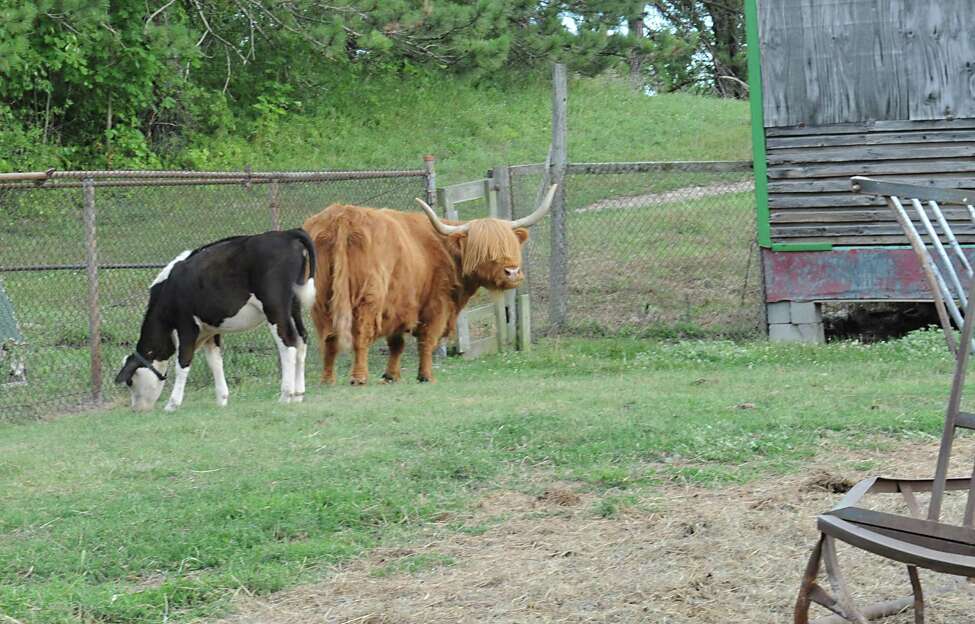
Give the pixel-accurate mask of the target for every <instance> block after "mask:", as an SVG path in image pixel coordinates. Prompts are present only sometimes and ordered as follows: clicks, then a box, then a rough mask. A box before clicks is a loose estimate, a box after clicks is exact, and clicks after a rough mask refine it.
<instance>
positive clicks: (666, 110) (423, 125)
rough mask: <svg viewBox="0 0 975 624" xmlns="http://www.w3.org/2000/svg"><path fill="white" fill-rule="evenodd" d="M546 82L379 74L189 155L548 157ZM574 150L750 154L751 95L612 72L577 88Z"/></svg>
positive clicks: (472, 171)
mask: <svg viewBox="0 0 975 624" xmlns="http://www.w3.org/2000/svg"><path fill="white" fill-rule="evenodd" d="M549 89H550V87H549V84H548V83H547V81H546V80H544V79H537V80H532V81H528V80H508V81H505V82H504V83H502V84H496V85H490V86H483V85H482V86H474V85H472V84H470V83H468V82H465V81H462V80H451V81H433V80H431V79H428V78H423V77H417V78H414V79H402V80H395V81H394V80H390V79H376V80H373V81H369V82H359V83H356V84H353V85H349V84H346V85H342V86H341V87H339V86H337V87H336V88H334V89H331V90H329V91H328V92H326V93H325V94H324V95H323V97H322V99H321V100H319V101H315V102H292V103H291V104H290V105H288V106H285V107H280V108H279V107H273V106H268V107H265V108H263V109H262V112H261V113H260V115H259V116H258V118H257V119H256V121H254V122H253V123H250V124H247V127H246V128H244V127H240V128H239V129H238V131H237V132H235V133H234V134H233V135H227V136H222V137H199V138H198V139H197V140H196V141H194V143H193V144H192V145H191V146H190V147H188V149H186V151H185V153H184V155H183V158H182V161H183V162H182V163H181V164H183V165H184V166H188V167H191V168H199V169H215V168H240V167H242V166H244V165H246V164H250V165H252V166H253V167H254V168H256V169H308V168H321V169H331V168H371V167H376V168H386V167H404V166H405V167H412V166H419V164H420V157H421V156H422V154H426V153H431V154H434V155H436V156H437V158H438V169H437V171H438V174H439V176H440V179H439V182H440V183H441V184H451V183H454V182H461V181H464V180H466V179H470V178H474V177H478V176H482V175H484V172H485V171H486V170H487V169H489V168H490V167H492V166H493V165H496V164H499V163H524V162H541V161H543V160H544V159H545V156H546V154H547V151H548V144H549V138H550V132H551V130H550V115H551V93H550V90H549ZM569 157H570V159H571V160H573V161H575V162H585V161H613V160H623V161H626V160H723V159H740V158H749V157H750V136H749V117H748V105H747V103H745V102H740V101H734V100H722V99H717V98H708V97H700V96H693V95H684V94H668V95H659V96H654V97H648V96H645V95H642V94H639V93H636V92H634V91H633V90H631V89H630V88H629V87H628V86H627V85H626V84H625V83H624V82H622V81H619V80H615V79H612V78H579V79H575V80H573V81H571V83H570V86H569Z"/></svg>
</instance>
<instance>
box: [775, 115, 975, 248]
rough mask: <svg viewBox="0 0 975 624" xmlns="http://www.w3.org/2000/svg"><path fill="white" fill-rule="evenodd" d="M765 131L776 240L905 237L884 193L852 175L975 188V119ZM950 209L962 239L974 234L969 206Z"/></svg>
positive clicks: (846, 241)
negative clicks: (856, 183)
mask: <svg viewBox="0 0 975 624" xmlns="http://www.w3.org/2000/svg"><path fill="white" fill-rule="evenodd" d="M912 128H913V129H912ZM766 134H767V137H766V141H767V145H766V150H767V155H768V156H767V159H768V189H769V194H768V202H769V215H770V223H771V234H772V241H773V242H775V243H832V244H834V245H878V244H879V245H888V244H906V243H907V239H906V238H904V236H903V234H902V233H901V229H900V227H899V226H898V225H897V222H896V221H895V220H894V219H893V217H892V215H891V214H890V212H889V210H888V209H887V207H886V204H885V203H884V201H883V199H881V198H874V197H869V196H864V195H856V194H854V193H852V191H851V190H850V176H854V175H869V176H871V177H875V178H878V179H886V180H897V181H902V182H908V183H912V184H925V185H930V186H939V187H950V188H962V189H975V120H973V119H960V120H954V121H947V120H940V121H934V120H929V121H922V122H886V123H885V122H877V123H874V124H869V125H863V124H849V125H848V126H825V127H818V128H817V127H807V128H804V129H798V128H789V129H776V128H769V129H767V132H766ZM947 216H948V217H949V220H951V221H952V224H953V228H954V229H955V232H956V234H960V236H959V238H960V239H961V240H963V241H965V242H975V226H973V225H972V223H971V221H970V220H969V219H968V215H967V214H965V213H964V212H963V211H962V210H958V209H954V208H951V209H949V210H948V214H947Z"/></svg>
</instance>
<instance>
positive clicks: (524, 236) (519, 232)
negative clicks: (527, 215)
mask: <svg viewBox="0 0 975 624" xmlns="http://www.w3.org/2000/svg"><path fill="white" fill-rule="evenodd" d="M515 236H517V237H518V242H519V243H524V242H525V241H526V240H528V230H526V229H525V228H517V229H516V230H515Z"/></svg>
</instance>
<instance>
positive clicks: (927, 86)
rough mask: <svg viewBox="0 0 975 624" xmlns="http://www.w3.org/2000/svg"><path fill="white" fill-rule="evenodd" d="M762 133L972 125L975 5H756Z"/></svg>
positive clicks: (764, 0) (869, 0)
mask: <svg viewBox="0 0 975 624" xmlns="http://www.w3.org/2000/svg"><path fill="white" fill-rule="evenodd" d="M758 11H759V39H760V47H761V52H762V87H763V92H764V94H765V98H764V103H763V109H764V118H765V127H766V128H774V127H785V126H797V125H805V126H821V125H826V124H843V123H853V122H868V121H871V120H937V119H945V118H964V117H975V38H973V37H972V35H971V33H973V32H975V11H973V10H972V6H971V0H939V1H938V2H920V1H919V0H844V1H843V2H823V1H822V0H758Z"/></svg>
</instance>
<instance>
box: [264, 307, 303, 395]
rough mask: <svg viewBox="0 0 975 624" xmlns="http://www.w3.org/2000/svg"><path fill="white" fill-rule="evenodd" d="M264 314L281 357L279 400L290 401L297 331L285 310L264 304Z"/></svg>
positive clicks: (296, 348)
mask: <svg viewBox="0 0 975 624" xmlns="http://www.w3.org/2000/svg"><path fill="white" fill-rule="evenodd" d="M264 314H265V316H266V317H267V324H268V327H270V329H271V335H272V336H273V337H274V342H275V344H277V345H278V357H280V359H281V402H282V403H291V401H292V400H293V399H294V395H295V370H296V369H297V367H298V366H297V364H298V331H297V329H296V328H295V324H294V321H293V320H292V318H291V315H290V314H288V313H287V312H285V311H282V310H277V309H275V308H271V309H269V308H268V306H267V305H266V304H265V306H264Z"/></svg>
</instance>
